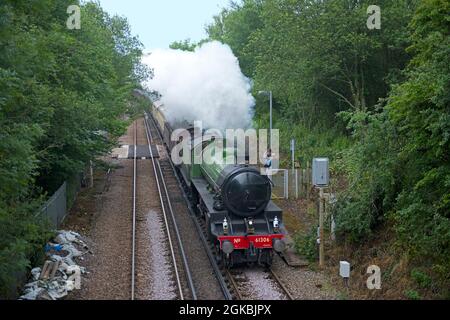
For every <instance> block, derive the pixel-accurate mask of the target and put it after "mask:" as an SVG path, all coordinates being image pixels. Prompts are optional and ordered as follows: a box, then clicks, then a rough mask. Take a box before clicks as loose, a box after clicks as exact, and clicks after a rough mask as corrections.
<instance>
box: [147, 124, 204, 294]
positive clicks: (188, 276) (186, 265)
mask: <svg viewBox="0 0 450 320" xmlns="http://www.w3.org/2000/svg"><path fill="white" fill-rule="evenodd" d="M146 128H147V129H148V134H149V136H150V140H151V141H152V142H153V136H152V133H151V129H150V126H149V125H148V123H147V122H146ZM150 149H151V147H150ZM151 156H152V157H153V151H152V152H151ZM156 164H157V167H158V171H159V173H160V176H161V182H162V185H163V189H164V193H165V195H166V199H167V205H168V207H169V212H170V216H171V218H172V221H173V227H174V229H175V235H176V237H177V241H178V244H179V248H180V253H181V258H182V259H183V265H184V270H185V273H186V279H187V281H188V285H189V289H190V290H191V293H192V299H193V300H197V293H196V290H195V287H194V281H193V280H192V274H191V270H190V268H189V263H188V261H187V257H186V253H185V251H184V246H183V241H182V240H181V235H180V230H179V228H178V224H177V223H176V219H175V214H174V210H173V207H172V202H171V200H170V197H169V191H168V190H167V184H166V180H165V179H164V175H163V172H162V169H161V164H160V161H159V160H156Z"/></svg>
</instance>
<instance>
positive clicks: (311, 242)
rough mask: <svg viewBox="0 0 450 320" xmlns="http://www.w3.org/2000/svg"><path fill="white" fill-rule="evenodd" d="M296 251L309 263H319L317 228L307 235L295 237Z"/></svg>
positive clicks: (298, 234) (299, 234)
mask: <svg viewBox="0 0 450 320" xmlns="http://www.w3.org/2000/svg"><path fill="white" fill-rule="evenodd" d="M294 241H295V250H296V251H297V252H298V254H300V255H302V256H304V257H305V258H307V259H308V260H309V261H311V262H312V261H317V259H318V258H319V252H318V250H317V227H313V228H311V229H310V231H309V232H308V233H307V234H301V233H297V234H296V236H295V240H294Z"/></svg>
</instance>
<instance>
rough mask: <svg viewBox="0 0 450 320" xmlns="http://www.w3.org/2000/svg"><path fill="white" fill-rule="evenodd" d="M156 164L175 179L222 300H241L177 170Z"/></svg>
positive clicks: (155, 137)
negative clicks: (219, 261)
mask: <svg viewBox="0 0 450 320" xmlns="http://www.w3.org/2000/svg"><path fill="white" fill-rule="evenodd" d="M145 118H146V127H147V128H148V132H149V135H150V136H151V139H152V142H153V143H158V144H161V145H164V141H163V138H162V134H161V132H160V131H159V129H158V128H157V126H156V123H155V121H154V119H153V117H152V116H151V115H147V114H146V117H145ZM166 147H167V146H166ZM158 163H160V165H162V167H163V168H164V170H162V171H163V172H164V175H165V176H166V177H172V178H175V183H174V184H173V185H172V186H173V187H176V189H178V192H181V193H182V196H183V198H184V202H185V205H186V206H187V208H188V210H189V213H190V216H191V218H192V221H193V222H194V225H195V228H196V230H197V233H198V235H199V237H200V239H201V242H202V245H203V247H204V249H205V251H206V253H207V256H208V259H209V262H210V264H211V267H212V269H213V271H214V274H215V276H216V279H217V281H218V283H219V286H220V288H221V291H222V294H223V297H224V299H225V300H242V299H243V298H244V296H243V294H242V293H241V288H240V285H239V284H238V281H237V280H236V276H235V275H233V273H232V272H230V271H229V270H228V269H226V268H224V267H223V266H221V265H219V264H218V263H217V260H216V257H215V253H214V252H215V248H214V244H212V243H211V242H210V241H209V240H208V238H207V231H206V225H205V222H204V220H203V219H201V218H200V216H199V215H198V214H197V213H196V208H193V207H192V205H191V202H190V201H189V198H188V190H187V186H186V185H185V184H184V181H183V180H182V179H180V174H179V172H178V170H177V169H176V168H175V166H174V165H173V163H172V161H171V159H170V158H169V157H168V158H167V159H165V160H163V161H158ZM161 174H162V172H161ZM267 272H268V273H269V275H270V277H271V278H272V279H273V281H274V282H276V283H277V286H278V287H279V288H280V291H282V293H283V294H284V296H285V297H286V299H288V300H294V299H293V297H292V295H291V294H290V293H289V291H288V289H287V288H286V286H285V285H284V284H283V283H282V282H281V281H280V279H279V277H278V276H277V275H276V274H275V273H274V271H273V270H271V269H269V270H267Z"/></svg>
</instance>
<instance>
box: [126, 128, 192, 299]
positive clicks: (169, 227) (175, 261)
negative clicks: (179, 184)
mask: <svg viewBox="0 0 450 320" xmlns="http://www.w3.org/2000/svg"><path fill="white" fill-rule="evenodd" d="M144 125H145V134H146V141H147V143H148V146H149V150H150V155H151V168H152V170H153V175H154V178H155V182H156V188H157V191H158V192H157V193H158V198H159V201H160V208H161V211H162V220H163V222H164V226H163V228H162V229H164V232H165V234H166V238H167V242H168V248H169V251H170V258H171V263H172V267H173V272H174V275H173V278H174V282H175V283H176V286H177V297H178V299H180V300H184V299H192V300H196V299H197V296H196V292H195V288H194V286H193V282H192V278H191V276H190V270H189V266H188V263H187V258H186V255H185V254H184V248H183V244H182V242H181V239H180V237H179V234H178V232H177V225H176V221H175V220H171V219H173V208H172V203H171V200H170V198H169V197H168V192H169V191H168V185H167V184H166V181H165V178H164V174H163V172H162V169H161V166H160V164H159V161H158V160H157V159H156V158H155V157H154V155H153V150H152V148H151V132H149V131H148V128H147V124H146V122H145V121H144ZM133 132H134V133H133V135H134V137H133V141H134V146H137V145H138V143H137V135H138V133H137V132H138V130H137V121H135V122H134V129H133ZM136 149H137V148H134V151H133V183H132V189H133V191H132V248H131V289H130V291H131V294H130V296H131V300H135V299H136V297H137V286H138V281H136V272H137V265H136V264H137V260H138V259H137V256H138V254H139V245H138V239H137V238H138V237H137V229H138V227H139V226H138V225H137V223H140V221H145V220H143V219H142V217H139V215H138V212H137V211H138V206H137V203H138V202H139V201H140V200H138V192H137V189H138V178H139V175H142V174H143V173H144V172H141V173H140V170H145V166H144V165H143V162H141V160H139V159H138V158H137V153H136ZM142 161H146V160H142ZM140 163H142V165H139V164H140ZM147 165H148V164H147ZM147 169H148V168H147ZM143 182H144V181H143ZM141 183H142V182H141ZM147 183H148V181H147ZM141 200H142V199H141ZM141 215H142V214H141ZM142 223H143V222H142ZM173 230H175V231H174V232H172V231H173ZM141 264H142V261H141ZM183 270H184V272H185V278H184V279H183V276H182V271H183ZM141 287H142V284H141ZM141 291H142V288H141Z"/></svg>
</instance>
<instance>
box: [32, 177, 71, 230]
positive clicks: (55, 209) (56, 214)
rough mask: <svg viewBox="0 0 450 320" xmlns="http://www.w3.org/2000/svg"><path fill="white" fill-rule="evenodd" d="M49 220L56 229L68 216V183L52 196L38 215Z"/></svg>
mask: <svg viewBox="0 0 450 320" xmlns="http://www.w3.org/2000/svg"><path fill="white" fill-rule="evenodd" d="M38 214H39V215H40V216H41V217H43V218H47V219H48V220H49V221H50V223H51V225H52V226H53V227H54V228H58V227H59V226H60V224H61V223H62V221H63V220H64V218H65V217H66V214H67V182H64V183H63V184H62V186H61V187H60V188H59V189H58V190H57V191H56V192H55V193H54V194H53V195H52V197H51V198H50V199H48V201H47V202H46V203H45V204H44V206H43V207H42V209H41V211H40V212H39V213H38Z"/></svg>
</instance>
